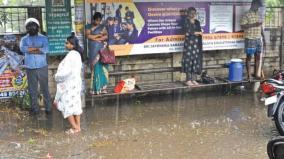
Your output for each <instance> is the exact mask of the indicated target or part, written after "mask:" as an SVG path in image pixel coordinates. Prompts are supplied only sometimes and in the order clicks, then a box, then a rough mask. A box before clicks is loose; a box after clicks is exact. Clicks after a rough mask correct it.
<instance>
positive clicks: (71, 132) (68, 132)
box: [65, 128, 80, 135]
mask: <svg viewBox="0 0 284 159" xmlns="http://www.w3.org/2000/svg"><path fill="white" fill-rule="evenodd" d="M79 132H80V130H76V129H73V128H71V129H69V130H66V131H65V133H66V134H67V135H72V134H76V133H79Z"/></svg>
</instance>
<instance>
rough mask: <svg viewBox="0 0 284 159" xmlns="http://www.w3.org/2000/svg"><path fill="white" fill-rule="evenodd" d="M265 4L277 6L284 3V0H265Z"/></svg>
mask: <svg viewBox="0 0 284 159" xmlns="http://www.w3.org/2000/svg"><path fill="white" fill-rule="evenodd" d="M265 4H266V6H267V7H279V6H281V5H284V0H266V1H265Z"/></svg>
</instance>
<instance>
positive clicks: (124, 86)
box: [114, 78, 136, 93]
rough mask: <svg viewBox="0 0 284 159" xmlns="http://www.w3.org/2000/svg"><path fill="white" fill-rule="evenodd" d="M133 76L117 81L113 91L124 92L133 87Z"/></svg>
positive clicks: (134, 81)
mask: <svg viewBox="0 0 284 159" xmlns="http://www.w3.org/2000/svg"><path fill="white" fill-rule="evenodd" d="M135 83H136V80H135V78H128V79H124V80H121V81H119V82H118V84H117V85H116V86H115V88H114V92H115V93H125V92H129V91H132V90H134V89H135Z"/></svg>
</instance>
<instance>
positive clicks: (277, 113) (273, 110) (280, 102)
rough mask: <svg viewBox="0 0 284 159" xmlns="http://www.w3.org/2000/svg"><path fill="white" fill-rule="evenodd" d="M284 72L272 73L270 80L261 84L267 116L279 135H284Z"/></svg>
mask: <svg viewBox="0 0 284 159" xmlns="http://www.w3.org/2000/svg"><path fill="white" fill-rule="evenodd" d="M283 77H284V72H283V71H278V72H276V73H275V72H274V74H273V76H272V78H270V79H268V80H264V81H262V82H261V85H260V86H261V89H262V92H263V94H264V95H265V96H266V97H265V98H264V103H265V105H266V106H267V116H268V117H270V118H272V120H274V122H275V125H276V127H277V129H278V131H279V133H280V134H281V135H284V78H283Z"/></svg>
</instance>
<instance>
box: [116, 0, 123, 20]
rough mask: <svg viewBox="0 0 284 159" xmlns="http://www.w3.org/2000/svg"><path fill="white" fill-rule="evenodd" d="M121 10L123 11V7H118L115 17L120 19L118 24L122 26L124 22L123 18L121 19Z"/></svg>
mask: <svg viewBox="0 0 284 159" xmlns="http://www.w3.org/2000/svg"><path fill="white" fill-rule="evenodd" d="M121 9H122V5H121V4H120V5H119V6H118V8H117V9H116V11H115V17H116V18H117V19H118V23H119V24H120V23H121V22H122V18H121Z"/></svg>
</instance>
